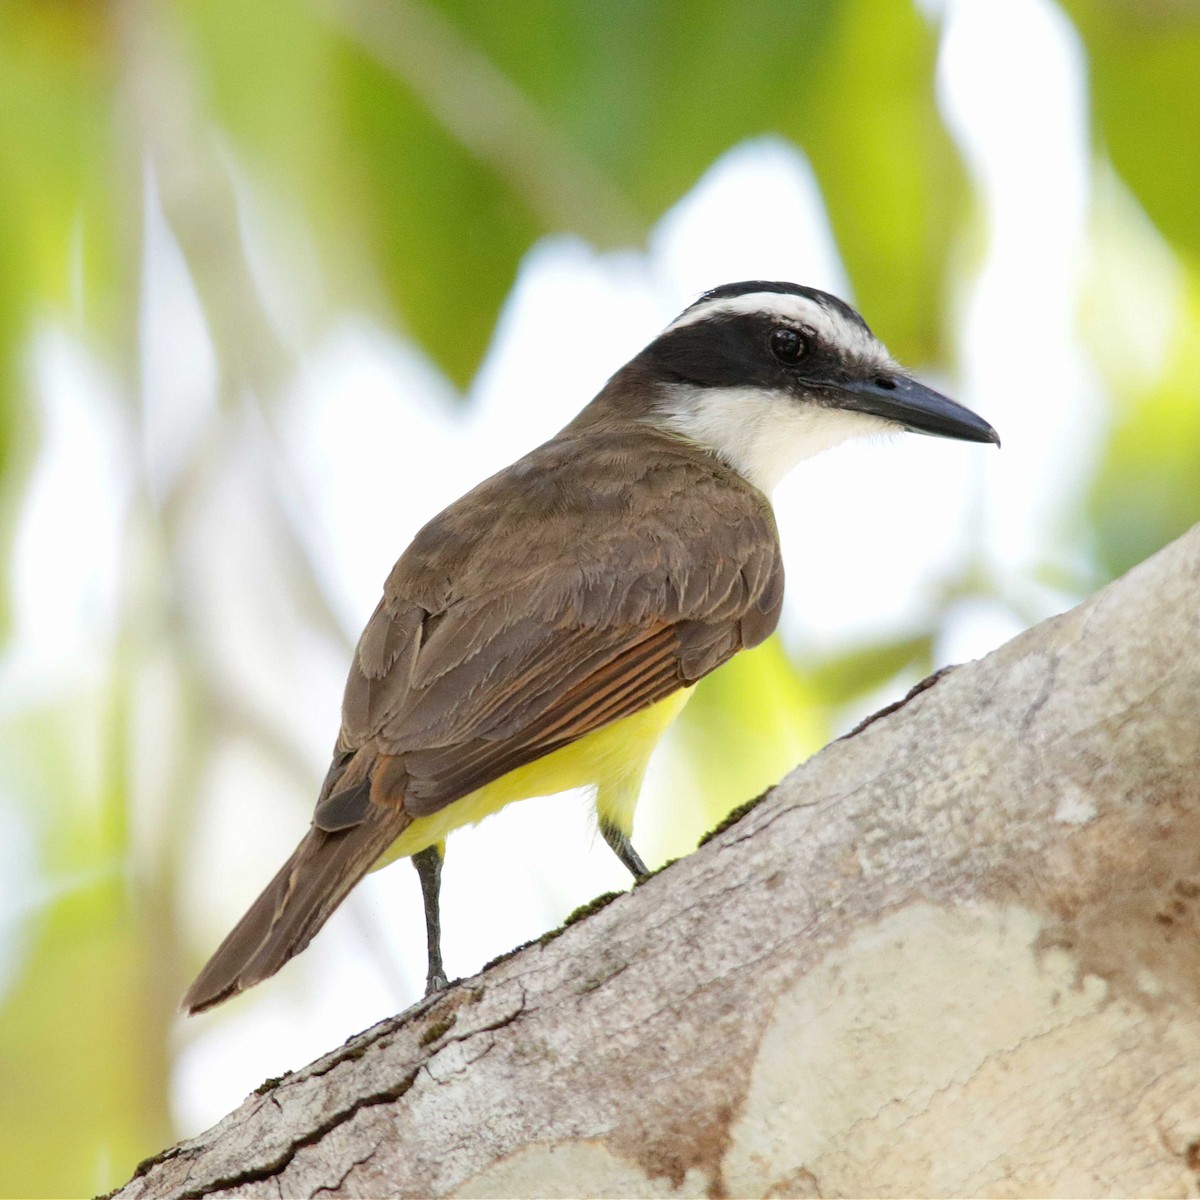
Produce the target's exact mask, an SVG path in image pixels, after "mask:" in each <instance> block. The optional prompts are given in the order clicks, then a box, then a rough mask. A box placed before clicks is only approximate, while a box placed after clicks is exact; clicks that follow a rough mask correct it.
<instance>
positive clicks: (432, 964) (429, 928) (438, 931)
mask: <svg viewBox="0 0 1200 1200" xmlns="http://www.w3.org/2000/svg"><path fill="white" fill-rule="evenodd" d="M442 855H443V844H442V843H440V842H439V843H436V844H435V845H432V846H427V847H426V848H425V849H424V850H418V851H417V852H416V854H414V855H413V856H412V865H413V866H414V867H416V868H417V875H418V876H419V878H420V880H421V895H422V896H423V897H424V899H425V945H426V947H427V949H428V953H429V972H428V974H427V975H426V976H425V995H427V996H428V995H429V994H430V993H431V992H436V991H438V990H439V989H441V988H444V987H445V986H446V984H447V983H448V982H449V981H448V980H447V979H446V970H445V968H444V967H443V966H442V918H441V909H440V907H439V904H438V895H439V893H440V891H441V887H442Z"/></svg>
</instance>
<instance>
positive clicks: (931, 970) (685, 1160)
mask: <svg viewBox="0 0 1200 1200" xmlns="http://www.w3.org/2000/svg"><path fill="white" fill-rule="evenodd" d="M1198 933H1200V527H1197V528H1196V529H1193V530H1192V531H1191V532H1190V533H1189V534H1187V535H1186V536H1185V537H1183V538H1181V539H1180V540H1179V541H1177V542H1175V543H1174V544H1173V545H1171V546H1169V547H1167V548H1166V549H1165V550H1163V551H1162V552H1161V553H1159V554H1158V555H1156V556H1155V557H1153V558H1152V559H1150V560H1149V561H1147V562H1145V563H1143V564H1142V565H1141V566H1139V567H1137V568H1135V569H1134V570H1133V571H1131V572H1130V573H1129V574H1128V575H1126V576H1124V577H1123V578H1122V579H1120V580H1118V581H1117V582H1115V583H1113V584H1111V585H1110V586H1109V587H1107V588H1105V589H1104V590H1103V591H1101V592H1099V593H1098V594H1097V595H1095V596H1093V597H1092V598H1091V599H1089V600H1088V601H1086V602H1085V603H1084V604H1082V605H1080V606H1079V607H1078V608H1076V609H1074V610H1072V611H1071V612H1069V613H1066V614H1064V615H1062V616H1060V617H1056V618H1054V619H1052V620H1049V621H1046V622H1043V623H1042V624H1040V625H1038V626H1036V627H1035V628H1033V629H1030V630H1029V631H1027V632H1026V633H1024V634H1022V635H1021V636H1019V637H1017V638H1015V639H1014V640H1013V641H1011V642H1009V643H1008V644H1007V645H1005V646H1003V647H1001V648H1000V649H999V650H997V651H995V652H994V653H993V654H991V655H989V656H988V657H987V658H985V659H983V660H981V661H979V662H975V663H970V664H968V665H965V666H962V667H958V668H956V669H954V670H951V671H949V672H946V673H943V674H942V675H940V676H938V677H935V678H934V680H933V681H932V682H928V685H927V686H924V687H923V688H921V689H917V690H916V691H915V692H914V694H913V695H912V696H911V697H910V698H909V699H908V700H907V701H906V702H905V703H903V704H902V705H900V706H897V707H896V708H895V709H894V710H892V711H887V712H885V713H884V714H883V715H880V716H879V717H878V718H876V719H873V720H872V721H870V722H868V723H866V724H865V725H864V726H863V727H862V728H861V729H860V730H859V731H856V733H855V734H853V735H852V736H850V737H848V738H846V739H843V740H841V741H838V742H835V743H834V744H833V745H831V746H829V747H828V748H826V749H825V750H824V751H822V752H821V753H820V754H818V755H816V756H815V757H814V758H813V759H811V760H810V761H809V762H807V763H805V764H804V765H803V766H801V767H799V768H797V769H796V770H795V771H793V772H792V773H791V774H790V775H789V776H788V777H787V778H786V779H785V780H784V781H783V782H782V783H781V784H780V785H779V786H778V787H777V788H775V789H774V790H773V791H772V792H771V793H769V794H768V796H767V797H766V798H765V799H764V800H763V801H762V802H761V803H760V804H758V805H757V806H756V807H754V808H753V809H752V810H751V811H749V812H748V813H747V814H746V815H745V816H743V817H742V818H741V820H739V821H738V822H737V823H735V824H733V825H731V826H730V827H728V828H726V829H725V830H724V831H723V832H721V833H719V834H718V835H717V836H716V837H715V838H713V839H712V840H711V841H709V842H707V843H706V844H705V845H704V846H702V847H701V848H700V849H699V850H698V851H697V852H696V853H694V854H692V855H690V856H689V857H687V858H686V859H683V860H681V861H680V862H678V863H676V864H674V865H673V866H671V867H670V868H669V869H667V870H665V871H663V872H661V873H660V874H659V875H656V876H655V877H653V878H652V879H650V880H649V881H648V882H646V883H645V884H643V885H642V886H639V887H637V888H636V889H634V890H633V891H632V892H630V893H629V894H627V895H622V896H620V897H619V898H617V899H616V900H614V901H613V902H612V903H610V904H608V905H607V906H606V907H604V908H602V909H600V910H599V911H597V912H595V913H593V914H592V915H590V916H589V917H588V918H587V919H585V920H581V921H578V922H577V923H575V924H573V925H571V926H570V927H568V928H567V929H565V930H564V931H563V932H562V934H561V936H558V937H556V938H554V939H553V940H550V941H547V942H546V943H545V944H542V945H539V944H535V945H533V946H530V947H529V948H527V949H525V950H522V951H521V952H519V953H517V954H516V955H514V956H513V957H511V958H509V959H506V960H505V961H503V962H501V963H499V964H498V965H495V966H493V967H492V968H490V969H489V970H487V971H485V972H484V973H483V974H481V975H479V976H477V977H475V978H473V979H469V980H465V981H463V982H461V983H459V984H458V985H456V986H455V987H453V988H451V989H449V990H448V991H447V992H444V993H442V994H440V995H439V996H437V997H436V998H435V999H434V1000H433V1001H432V1002H429V1003H424V1004H422V1005H418V1006H417V1007H416V1008H414V1009H411V1010H409V1011H408V1012H407V1013H403V1014H401V1015H400V1016H398V1017H396V1018H393V1019H391V1020H389V1021H385V1022H383V1023H382V1024H380V1025H378V1026H376V1027H375V1028H374V1029H371V1030H369V1031H367V1032H366V1033H364V1034H362V1035H360V1036H359V1037H357V1038H355V1039H352V1040H351V1041H350V1042H348V1043H347V1044H346V1045H345V1046H343V1047H342V1048H340V1049H339V1050H336V1051H334V1052H333V1053H331V1054H329V1055H326V1056H325V1057H324V1058H322V1059H320V1060H318V1061H317V1062H316V1063H314V1064H312V1065H311V1066H310V1067H308V1068H306V1069H305V1070H303V1071H300V1072H298V1073H296V1074H294V1075H290V1076H288V1077H286V1078H284V1079H283V1080H282V1081H279V1082H278V1083H276V1084H274V1085H273V1086H270V1087H268V1088H267V1089H266V1090H264V1091H263V1092H262V1094H256V1095H253V1096H251V1097H250V1098H249V1099H248V1100H247V1101H246V1102H245V1103H244V1104H243V1105H242V1106H241V1107H240V1108H239V1109H237V1110H236V1111H235V1112H233V1113H231V1114H230V1115H229V1116H228V1117H226V1118H225V1119H224V1120H223V1121H222V1122H221V1123H220V1124H219V1125H217V1126H215V1127H214V1128H213V1129H211V1130H209V1131H208V1132H207V1133H205V1134H203V1135H201V1136H200V1137H198V1138H196V1139H194V1140H192V1141H189V1142H185V1143H182V1144H181V1145H179V1146H177V1147H174V1148H173V1149H171V1150H168V1151H166V1152H165V1153H164V1154H163V1155H162V1156H160V1157H159V1158H158V1159H157V1160H154V1161H152V1162H151V1163H149V1164H144V1165H143V1167H142V1168H141V1169H140V1173H139V1174H138V1176H137V1177H135V1178H134V1179H133V1180H132V1181H131V1182H130V1183H129V1184H127V1185H126V1187H125V1188H124V1189H122V1190H121V1191H120V1192H119V1193H118V1195H119V1196H121V1197H122V1198H128V1200H135V1198H136V1200H142V1198H149V1197H155V1198H167V1197H171V1198H180V1200H181V1198H183V1197H195V1198H198V1197H202V1196H210V1195H221V1196H232V1195H237V1196H273V1197H275V1196H281V1195H282V1196H313V1195H317V1194H321V1195H331V1196H343V1195H344V1196H383V1195H402V1196H463V1197H467V1196H534V1195H536V1196H569V1195H573V1196H807V1195H814V1196H815V1195H826V1196H832V1195H843V1196H845V1195H852V1196H864V1195H872V1196H890V1195H929V1196H935V1195H938V1196H940V1195H951V1194H953V1195H981V1196H982V1195H988V1196H998V1195H1040V1196H1052V1195H1053V1196H1102V1195H1105V1196H1141V1195H1146V1196H1148V1195H1155V1196H1168V1195H1196V1194H1197V1193H1198V1191H1200V941H1198V938H1197V935H1198Z"/></svg>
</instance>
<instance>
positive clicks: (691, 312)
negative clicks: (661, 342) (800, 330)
mask: <svg viewBox="0 0 1200 1200" xmlns="http://www.w3.org/2000/svg"><path fill="white" fill-rule="evenodd" d="M754 313H762V314H763V315H765V316H774V317H777V318H779V320H781V321H786V322H789V323H791V324H794V325H807V326H808V327H809V328H811V329H813V330H815V331H816V334H817V336H818V337H819V338H821V339H822V340H823V341H825V342H827V343H828V344H829V345H831V346H836V347H838V348H840V349H842V350H844V351H845V352H847V353H850V354H853V355H855V356H856V357H862V358H869V359H871V360H872V361H875V362H879V363H884V362H890V357H889V355H888V352H887V350H886V349H885V348H884V346H883V344H882V343H881V342H879V341H878V340H877V339H876V338H874V337H873V336H872V335H871V334H870V333H868V332H867V331H866V330H865V329H864V328H863V327H862V326H861V325H859V324H857V323H856V322H854V321H849V320H847V319H846V318H845V317H843V316H842V315H841V314H840V313H839V312H837V311H836V310H835V309H830V308H826V307H825V306H824V305H823V304H820V303H818V302H817V301H816V300H810V299H809V298H808V297H807V296H797V295H795V294H794V293H791V292H747V293H745V294H744V295H741V296H724V297H720V298H718V299H715V300H702V301H701V302H700V303H698V304H695V305H693V306H692V307H691V308H689V309H687V311H686V312H684V313H682V314H681V315H680V316H678V317H676V318H675V320H674V321H672V322H671V324H670V325H668V326H667V328H666V329H665V330H664V332H665V333H669V332H670V331H671V330H673V329H682V328H683V327H684V326H686V325H694V324H696V322H698V321H708V320H711V319H712V318H713V317H720V316H726V315H729V316H734V315H753V314H754Z"/></svg>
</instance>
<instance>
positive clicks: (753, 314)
mask: <svg viewBox="0 0 1200 1200" xmlns="http://www.w3.org/2000/svg"><path fill="white" fill-rule="evenodd" d="M628 370H629V371H630V372H631V377H633V378H636V379H637V380H639V381H640V383H639V387H645V386H647V385H649V387H650V388H651V389H652V391H653V394H654V397H655V399H654V403H653V406H652V409H651V411H650V413H649V415H648V418H647V419H649V420H650V421H651V422H652V423H653V424H655V425H657V426H659V427H660V428H663V429H665V430H668V431H670V432H671V433H673V434H675V435H678V436H682V437H685V438H687V439H689V440H690V441H693V442H695V443H696V444H697V445H700V446H703V447H704V448H705V449H707V450H709V451H711V452H712V453H714V454H716V455H717V456H718V457H719V458H721V459H723V460H724V461H726V462H727V463H728V464H729V465H730V466H732V467H733V468H734V469H735V470H737V471H738V472H739V473H740V474H741V475H742V476H743V477H744V478H746V479H747V480H749V481H750V482H751V483H752V484H754V485H755V486H756V487H758V488H760V489H761V490H763V491H764V492H769V491H771V490H772V489H773V488H774V486H775V485H776V484H777V483H778V482H779V480H780V479H781V478H782V477H783V476H784V475H785V474H786V473H787V472H788V471H789V470H790V469H791V468H792V467H793V466H794V465H795V464H796V463H797V462H799V461H800V460H801V459H804V458H809V457H811V456H812V455H814V454H818V453H820V452H821V451H822V450H826V449H828V448H829V447H831V446H835V445H837V444H838V443H839V442H844V441H847V440H848V439H850V438H854V437H859V436H862V435H864V434H869V433H874V432H883V431H887V430H896V429H907V430H911V431H912V432H914V433H926V434H933V435H935V436H938V437H949V438H959V439H961V440H963V441H969V442H994V443H995V444H996V445H999V444H1000V438H999V437H998V436H997V434H996V431H995V430H994V429H993V428H992V427H991V426H990V425H989V424H988V423H987V422H986V421H985V420H983V418H982V417H979V416H976V415H975V413H973V412H971V410H970V409H968V408H964V407H963V406H962V405H961V404H956V403H955V402H954V401H953V400H950V399H948V398H947V397H945V396H943V395H941V394H940V393H939V392H935V391H934V390H933V389H932V388H928V387H926V386H925V385H924V384H921V383H918V382H917V381H916V380H915V379H913V378H912V377H911V376H910V375H908V374H906V373H905V372H904V371H903V370H902V369H901V368H900V367H899V366H898V365H897V364H896V363H895V362H894V361H893V359H892V357H891V355H889V354H888V352H887V349H886V347H885V346H884V345H883V343H882V342H880V341H879V340H878V339H877V338H876V337H875V335H874V334H872V332H871V330H870V329H869V328H868V327H867V324H866V322H865V321H864V320H863V319H862V317H860V316H859V315H858V313H856V312H855V311H854V309H852V308H851V307H850V306H849V305H848V304H845V303H843V302H842V301H841V300H839V299H837V298H836V297H835V296H831V295H829V294H828V293H826V292H820V291H817V290H816V289H815V288H806V287H801V286H799V285H798V284H794V283H766V282H762V281H758V280H755V281H751V282H747V283H728V284H725V285H723V286H722V287H718V288H714V289H713V290H712V291H710V292H706V293H705V294H704V295H703V296H701V297H700V299H699V300H697V301H696V302H695V303H694V304H692V305H691V306H690V307H688V308H687V309H685V310H684V312H683V313H682V314H681V315H680V316H679V317H678V318H676V320H675V321H673V322H672V323H671V324H670V325H668V326H667V328H666V329H665V330H664V331H663V332H662V333H661V334H660V335H659V336H658V337H657V338H655V340H654V341H653V342H651V343H650V345H649V346H647V347H646V349H645V350H643V351H642V352H641V354H639V355H638V356H637V357H636V358H635V359H634V360H633V361H632V362H631V363H630V364H629V368H628ZM617 378H618V379H619V376H618V377H617ZM614 382H616V379H614Z"/></svg>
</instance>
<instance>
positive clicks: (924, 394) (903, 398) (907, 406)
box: [836, 375, 1000, 446]
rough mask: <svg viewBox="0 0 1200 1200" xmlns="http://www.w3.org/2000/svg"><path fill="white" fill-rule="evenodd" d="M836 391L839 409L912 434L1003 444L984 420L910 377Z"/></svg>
mask: <svg viewBox="0 0 1200 1200" xmlns="http://www.w3.org/2000/svg"><path fill="white" fill-rule="evenodd" d="M837 390H838V393H839V395H838V399H837V400H836V403H837V404H838V407H840V408H847V409H851V410H853V411H854V412H862V413H869V414H870V415H871V416H873V417H882V418H883V419H884V420H885V421H895V422H896V424H897V425H903V426H904V428H905V429H907V430H909V431H911V432H912V433H928V434H932V435H933V436H934V437H947V438H958V439H959V440H960V441H963V442H994V443H995V444H996V445H997V446H998V445H1000V435H999V434H998V433H997V432H996V431H995V430H994V429H993V428H992V427H991V426H990V425H989V424H988V423H987V422H986V421H985V420H984V419H983V418H982V417H979V416H976V415H975V414H974V413H973V412H972V411H971V410H970V409H969V408H964V407H963V406H962V405H961V404H956V403H955V402H954V401H953V400H951V399H950V398H949V397H947V396H943V395H942V394H941V392H935V391H934V390H933V388H927V387H926V386H925V385H924V384H923V383H918V382H917V381H916V380H915V379H909V378H908V376H907V375H878V376H876V377H874V378H872V379H859V380H855V381H853V382H851V383H844V384H841V385H840V386H839V387H838V389H837Z"/></svg>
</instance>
